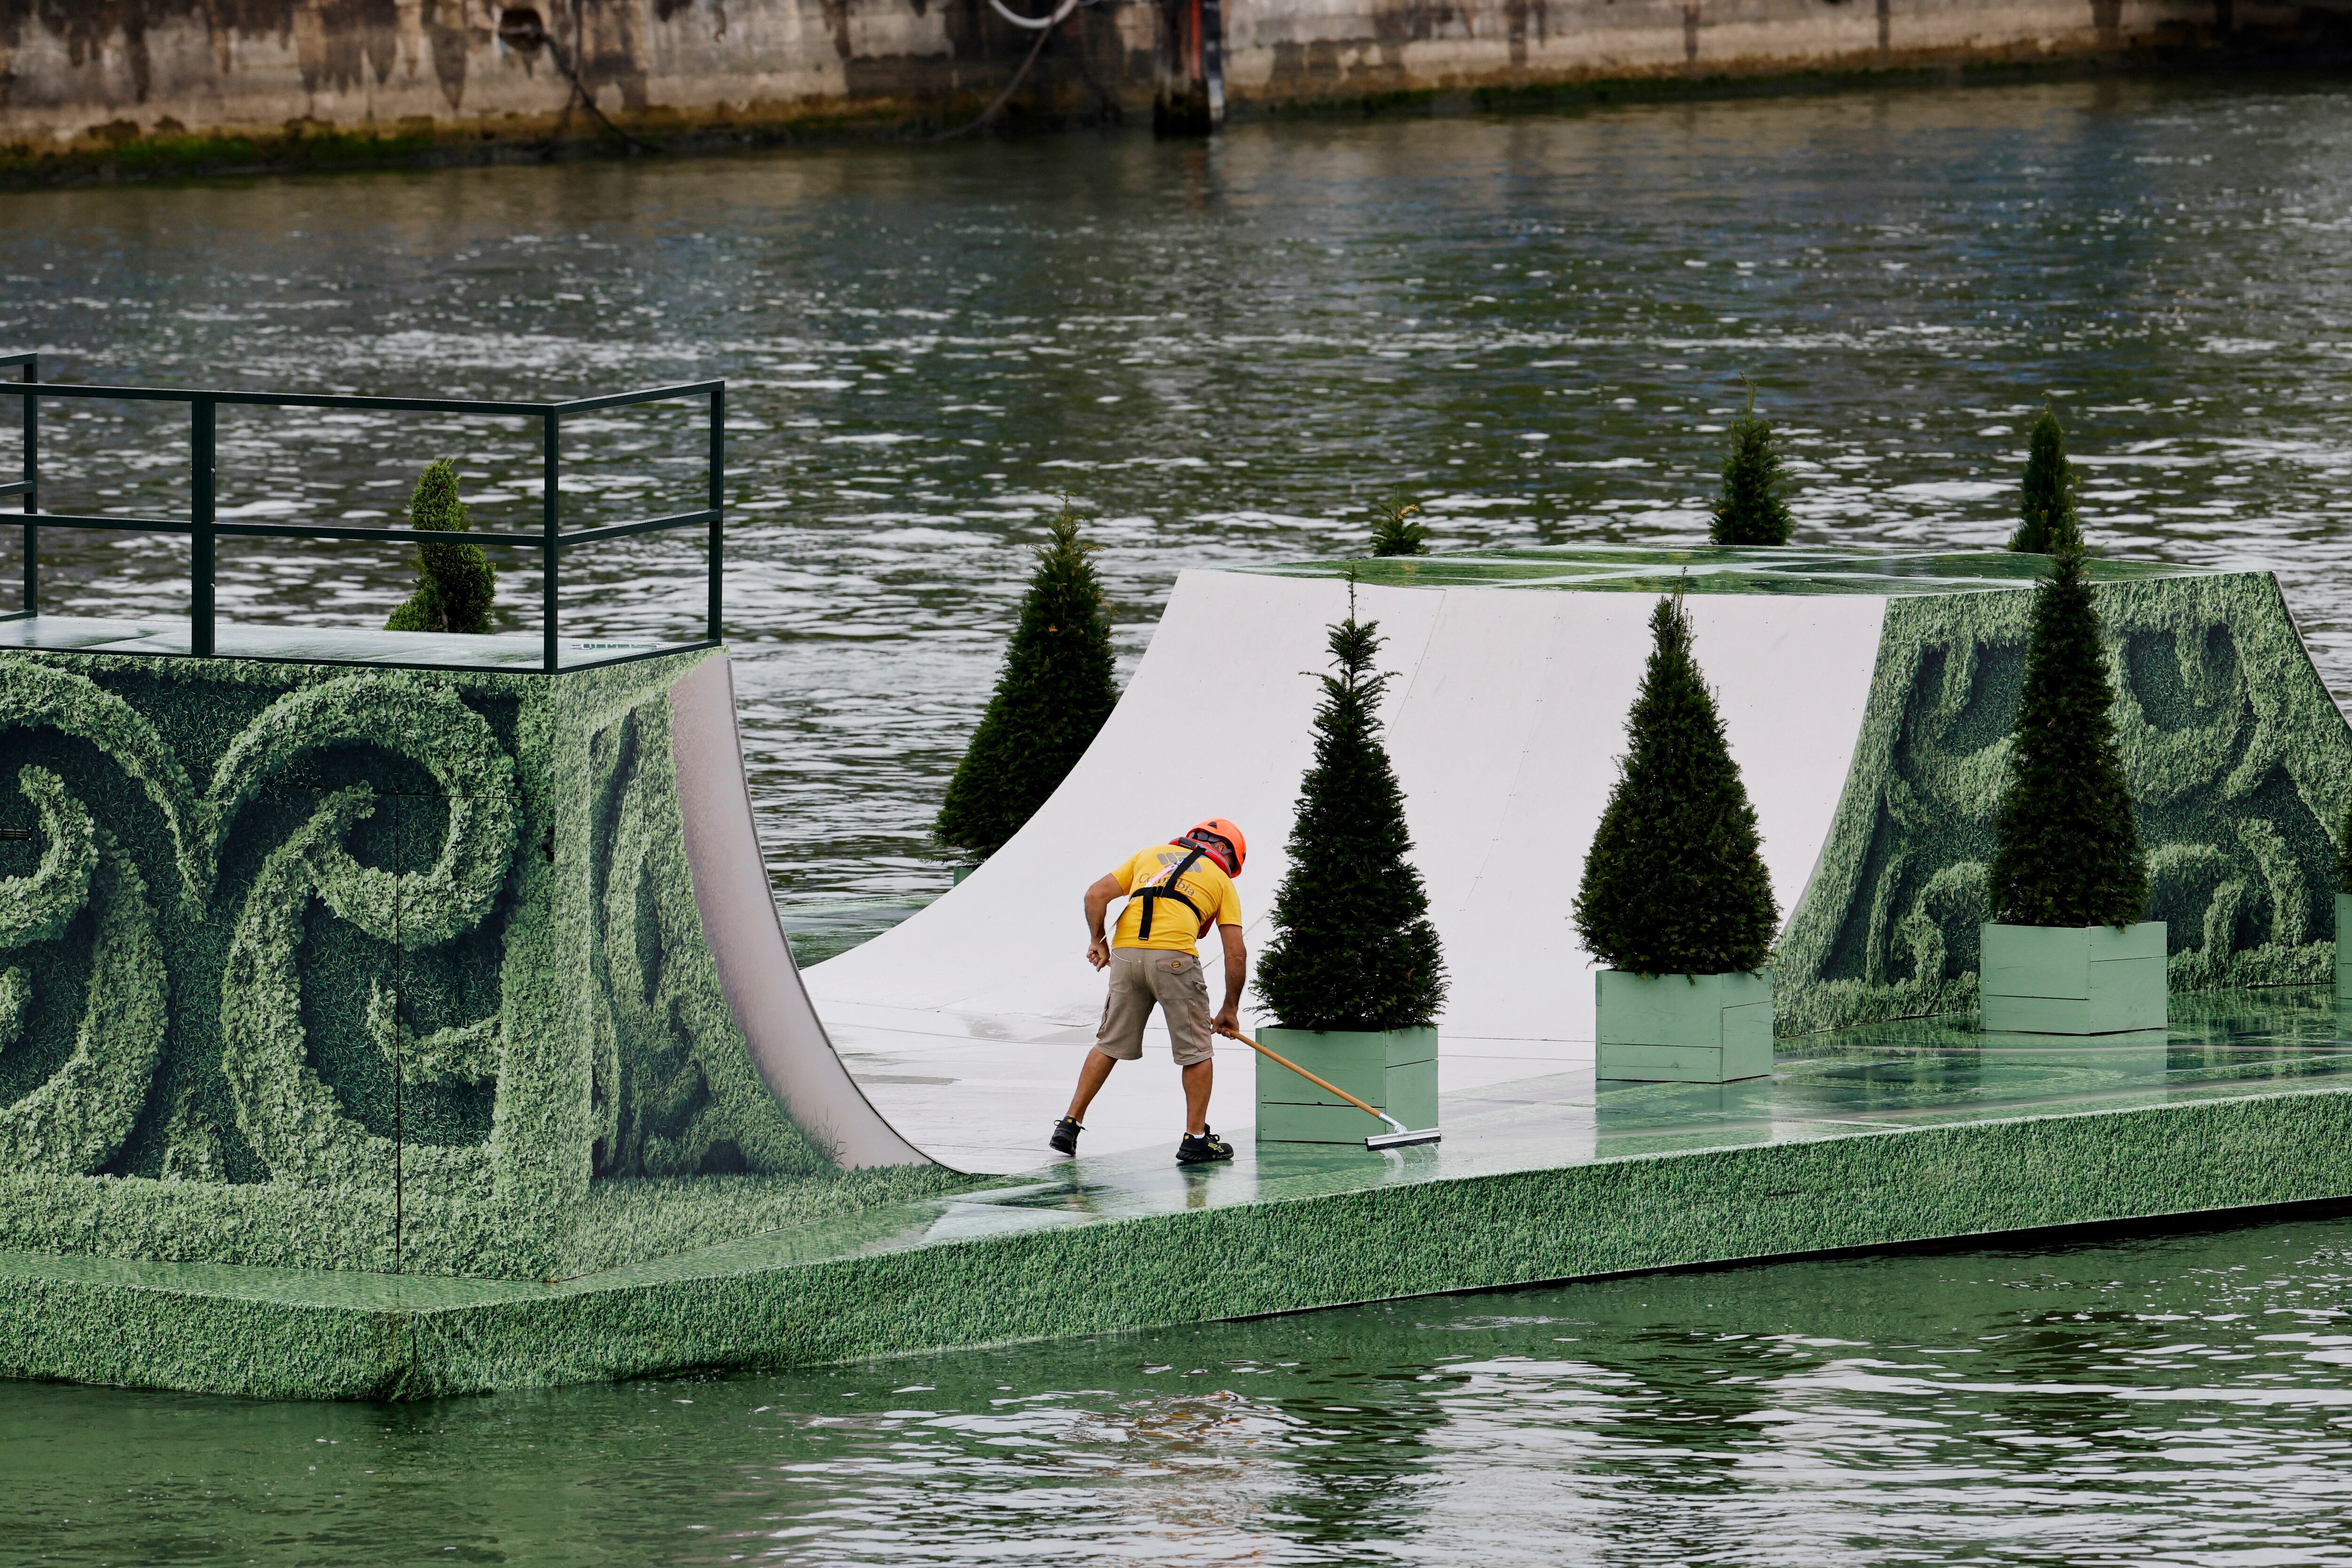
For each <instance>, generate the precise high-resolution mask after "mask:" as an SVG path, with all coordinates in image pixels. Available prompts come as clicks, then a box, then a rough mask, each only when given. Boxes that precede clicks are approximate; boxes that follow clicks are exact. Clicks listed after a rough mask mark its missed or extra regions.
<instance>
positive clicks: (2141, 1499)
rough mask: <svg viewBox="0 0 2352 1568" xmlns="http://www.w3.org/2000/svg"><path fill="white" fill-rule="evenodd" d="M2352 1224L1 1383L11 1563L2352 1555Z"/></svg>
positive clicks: (1793, 1563) (2202, 1567) (2119, 1559)
mask: <svg viewBox="0 0 2352 1568" xmlns="http://www.w3.org/2000/svg"><path fill="white" fill-rule="evenodd" d="M2347 1288H2352V1223H2347V1222H2346V1221H2342V1220H2336V1221H2327V1222H2316V1221H2300V1222H2292V1223H2284V1224H2272V1225H2266V1226H2259V1227H2250V1228H2244V1229H2239V1230H2232V1231H2223V1232H2216V1233H2210V1234H2203V1235H2196V1236H2186V1237H2168V1238H2164V1239H2160V1240H2140V1241H2136V1242H2131V1243H2126V1244H2105V1245H2095V1246H2077V1247H2053V1248H2047V1249H2043V1250H2039V1251H2032V1252H1992V1251H1988V1252H1976V1253H1960V1254H1955V1255H1950V1256H1944V1257H1925V1258H1922V1257H1897V1258H1886V1257H1881V1258H1868V1259H1860V1260H1852V1261H1842V1262H1810V1263H1792V1264H1781V1265H1776V1266H1771V1267H1767V1268H1738V1269H1726V1270H1719V1271H1716V1272H1711V1273H1706V1274H1685V1275H1674V1276H1664V1277H1658V1276H1653V1277H1650V1278H1647V1279H1620V1280H1611V1281H1604V1282H1601V1283H1595V1284H1585V1285H1575V1286H1569V1287H1563V1288H1554V1289H1536V1290H1519V1291H1511V1292H1507V1293H1503V1294H1497V1295H1487V1296H1470V1297H1451V1298H1439V1299H1432V1300H1413V1301H1402V1302H1394V1303H1389V1304H1385V1305H1381V1306H1376V1307H1363V1308H1352V1309H1348V1310H1339V1311H1328V1312H1317V1313H1308V1314H1305V1315H1302V1316H1299V1317H1295V1318H1284V1319H1274V1320H1268V1321H1258V1322H1251V1323H1231V1324H1214V1325H1207V1326H1203V1327H1199V1328H1188V1329H1181V1330H1175V1331H1159V1332H1150V1333H1139V1334H1132V1335H1125V1336H1120V1337H1117V1338H1111V1339H1106V1340H1094V1341H1082V1342H1075V1343H1055V1344H1045V1345H1033V1346H1023V1347H1017V1348H1013V1349H1011V1350H994V1351H987V1352H963V1353H959V1354H953V1355H945V1356H931V1357H923V1358H919V1359H916V1360H910V1361H893V1362H881V1363H870V1364H866V1365H862V1366H852V1367H841V1368H834V1369H824V1370H818V1371H813V1372H804V1373H793V1374H791V1375H786V1376H764V1377H734V1378H728V1379H723V1380H706V1381H680V1382H640V1383H632V1384H618V1385H605V1386H595V1387H588V1388H570V1389H558V1390H552V1391H549V1392H545V1393H532V1394H500V1395H498V1396H496V1397H493V1398H485V1399H467V1400H446V1401H441V1402H439V1403H436V1404H428V1405H266V1404H252V1403H241V1402H236V1401H230V1400H218V1399H202V1398H194V1397H190V1396H187V1395H177V1394H133V1393H127V1392H123V1391H121V1390H113V1389H84V1388H72V1387H66V1386H60V1385H38V1384H34V1385H16V1386H13V1387H6V1388H5V1389H0V1497H5V1499H6V1500H7V1514H8V1519H9V1523H8V1530H7V1534H6V1538H5V1543H4V1544H0V1560H5V1561H8V1562H12V1563H72V1564H91V1565H95V1564H137V1565H142V1568H146V1565H153V1564H165V1563H206V1564H210V1563H272V1564H278V1563H305V1564H308V1563H316V1564H320V1565H322V1568H349V1565H352V1564H359V1563H365V1564H370V1565H374V1564H410V1563H516V1564H547V1565H548V1568H585V1565H591V1564H606V1563H609V1564H614V1565H615V1568H622V1565H628V1568H637V1565H642V1564H649V1563H677V1564H688V1563H793V1564H858V1565H867V1564H894V1565H895V1564H911V1563H933V1564H956V1565H966V1564H996V1563H1006V1564H1015V1563H1017V1564H1030V1563H1153V1564H1168V1563H1186V1564H1192V1563H1198V1564H1203V1565H1207V1564H1226V1563H1269V1564H1272V1563H1334V1564H1362V1563H1427V1564H1459V1565H1461V1568H1517V1565H1519V1564H1527V1565H1531V1568H1533V1565H1541V1568H1551V1565H1553V1564H1559V1563H1608V1564H1624V1565H1629V1568H1630V1565H1634V1564H1654V1565H1656V1568H1685V1565H1688V1564H1695V1563H1709V1564H1758V1565H1775V1568H1777V1565H1781V1564H1786V1565H1789V1568H1824V1565H1833V1568H1843V1565H1847V1564H1861V1563H1906V1564H1914V1563H2020V1564H2031V1565H2033V1568H2055V1565H2062V1564H2067V1565H2071V1564H2084V1565H2090V1564H2103V1565H2104V1564H2119V1563H2130V1564H2151V1563H2178V1564H2184V1565H2193V1568H2235V1565H2253V1564H2307V1563H2340V1562H2343V1561H2346V1560H2347V1558H2352V1521H2347V1517H2346V1505H2345V1498H2346V1483H2347V1479H2352V1388H2347V1386H2346V1385H2345V1368H2346V1365H2347V1363H2352V1322H2347V1307H2352V1297H2347Z"/></svg>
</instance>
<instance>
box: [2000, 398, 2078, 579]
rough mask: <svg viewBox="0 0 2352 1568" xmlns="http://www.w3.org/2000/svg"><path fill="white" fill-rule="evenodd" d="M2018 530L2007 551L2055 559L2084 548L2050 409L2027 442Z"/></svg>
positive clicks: (2070, 472)
mask: <svg viewBox="0 0 2352 1568" xmlns="http://www.w3.org/2000/svg"><path fill="white" fill-rule="evenodd" d="M2017 520H2018V521H2017V531H2016V532H2015V533H2012V534H2011V535H2010V538H2009V547H2010V548H2011V550H2017V551H2022V552H2027V553H2029V554H2033V555H2055V554H2057V553H2058V552H2059V551H2060V550H2061V549H2062V548H2063V547H2064V546H2065V545H2067V544H2069V543H2072V544H2073V545H2074V547H2076V548H2077V549H2079V548H2081V546H2082V543H2083V523H2082V520H2081V519H2080V518H2078V517H2076V516H2075V515H2074V467H2073V465H2072V464H2070V463H2068V462H2067V461H2066V429H2065V426H2063V425H2061V424H2059V423H2058V416H2057V415H2055V414H2053V413H2052V412H2051V411H2050V405H2048V404H2046V403H2045V404H2043V405H2042V417H2041V418H2039V419H2036V420H2035V421H2034V422H2033V429H2032V433H2031V434H2030V435H2028V437H2026V444H2025V485H2024V490H2023V493H2022V494H2021V496H2020V497H2019V500H2018V508H2017Z"/></svg>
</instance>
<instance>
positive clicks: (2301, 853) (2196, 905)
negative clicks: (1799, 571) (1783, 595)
mask: <svg viewBox="0 0 2352 1568" xmlns="http://www.w3.org/2000/svg"><path fill="white" fill-rule="evenodd" d="M2097 601H2098V606H2099V614H2100V616H2101V618H2102V621H2103V623H2104V627H2105V633H2106V639H2107V657H2108V659H2109V661H2110V665H2111V668H2113V670H2114V672H2115V674H2116V688H2117V690H2116V728H2117V731H2118V733H2119V736H2120V739H2121V741H2122V744H2123V752H2124V762H2125V765H2126V769H2127V771H2128V773H2129V774H2130V779H2131V787H2132V792H2133V795H2134V796H2135V797H2136V799H2137V802H2138V805H2139V824H2140V836H2141V839H2142V841H2143V842H2144V843H2145V844H2146V846H2147V850H2148V854H2149V861H2150V870H2151V872H2152V877H2151V881H2152V891H2151V897H2150V900H2149V907H2148V913H2147V919H2150V920H2161V921H2164V922H2165V923H2166V925H2167V926H2168V928H2169V948H2170V952H2171V955H2172V956H2171V961H2170V964H2171V983H2172V987H2173V989H2174V990H2176V991H2199V990H2212V989H2217V988H2221V987H2225V986H2242V985H2288V984H2319V983H2322V982H2325V981H2326V980H2328V979H2329V978H2330V976H2331V974H2332V973H2333V971H2332V965H2333V963H2334V960H2333V957H2332V953H2333V942H2334V937H2335V918H2334V908H2335V906H2334V895H2335V892H2336V870H2335V857H2336V850H2335V845H2334V839H2333V834H2334V827H2335V825H2336V824H2337V823H2339V822H2341V821H2342V820H2343V814H2344V808H2345V805H2346V804H2347V799H2352V731H2347V727H2346V724H2345V721H2344V719H2343V717H2342V715H2341V714H2339V713H2338V712H2337V710H2336V704H2335V703H2334V701H2333V700H2330V698H2329V697H2328V694H2327V690H2326V687H2325V686H2324V685H2323V684H2322V683H2321V681H2320V679H2319V676H2318V673H2317V672H2316V671H2315V669H2313V668H2312V666H2311V661H2310V659H2309V658H2308V657H2307V656H2306V654H2305V651H2304V647H2303V642H2302V638H2301V637H2300V636H2299V635H2298V634H2297V633H2296V631H2295V628H2294V620H2293V618H2292V617H2291V616H2290V615H2289V614H2288V611H2287V607H2286V603H2285V601H2284V598H2282V597H2281V595H2280V594H2279V589H2278V584H2277V583H2276V582H2275V580H2273V578H2272V577H2271V576H2270V574H2267V573H2240V574H2218V575H2212V576H2187V577H2171V578H2161V579H2155V580H2149V581H2140V582H2128V581H2126V582H2112V581H2111V582H2103V583H2101V584H2100V585H2099V587H2098V590H2097ZM2031 604H2032V598H2031V595H2026V594H2021V593H2008V594H1982V593H1977V594H1955V595H1922V596H1916V597H1903V598H1895V599H1891V600H1889V601H1888V603H1887V606H1886V619H1885V631H1884V633H1883V635H1882V637H1881V640H1880V644H1879V652H1878V662H1877V667H1876V669H1875V671H1874V676H1873V679H1872V684H1871V691H1870V698H1869V703H1868V708H1867V711H1866V713H1865V715H1864V721H1863V729H1862V733H1861V737H1860V739H1859V741H1858V742H1856V745H1855V748H1854V755H1853V764H1852V771H1851V773H1849V775H1848V777H1847V781H1846V787H1845V793H1844V795H1843V798H1842V800H1841V802H1840V805H1839V807H1838V813H1837V816H1836V819H1835V822H1834V824H1833V826H1832V828H1831V833H1830V838H1829V842H1828V844H1827V845H1826V847H1824V848H1823V850H1822V858H1821V863H1820V865H1819V867H1818V868H1816V870H1815V872H1814V874H1813V879H1812V882H1811V885H1810V886H1809V887H1808V889H1806V892H1805V894H1804V897H1803V899H1802V900H1801V902H1800V903H1799V905H1798V907H1797V909H1796V911H1795V913H1794V914H1793V915H1792V916H1791V918H1790V923H1789V927H1788V930H1787V931H1786V932H1785V933H1784V934H1783V936H1782V939H1781V942H1780V949H1779V956H1778V959H1777V964H1778V969H1777V975H1778V990H1777V994H1776V998H1775V1012H1776V1015H1777V1018H1776V1023H1777V1026H1778V1028H1779V1032H1780V1033H1781V1034H1783V1035H1789V1034H1801V1033H1807V1032H1811V1031H1814V1030H1820V1029H1829V1028H1841V1027H1845V1026H1851V1025H1855V1024H1863V1023H1869V1022H1873V1021H1876V1020H1880V1019H1888V1018H1903V1017H1917V1016H1927V1015H1932V1014H1937V1013H1952V1012H1966V1011H1969V1010H1971V1009H1973V1008H1974V1007H1975V1005H1976V994H1977V928H1978V924H1979V921H1983V920H1984V919H1985V918H1986V910H1987V906H1986V898H1985V868H1986V867H1987V865H1988V864H1989V863H1990V860H1991V858H1992V849H1993V842H1992V823H1993V813H1994V809H1995V807H1996V805H1997V804H1998V802H1999V800H2000V790H2001V785H2002V783H2003V780H2004V779H2005V777H2006V775H2007V768H2008V763H2009V750H2010V738H2009V737H2010V726H2011V718H2012V715H2013V714H2014V712H2015V710H2016V706H2017V694H2018V689H2019V684H2020V681H2021V678H2022V675H2023V671H2024V658H2025V637H2026V626H2027V618H2028V614H2029V611H2030V608H2031Z"/></svg>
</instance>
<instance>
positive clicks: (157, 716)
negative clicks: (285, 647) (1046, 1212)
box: [0, 651, 941, 1279]
mask: <svg viewBox="0 0 2352 1568" xmlns="http://www.w3.org/2000/svg"><path fill="white" fill-rule="evenodd" d="M706 657H709V656H708V655H699V654H681V655H675V656H670V657H667V658H656V659H648V660H644V661H640V662H636V663H632V664H624V665H617V666H611V667H606V668H601V669H592V670H584V671H574V672H570V673H567V674H564V675H562V676H557V677H552V678H549V677H543V676H536V675H515V674H499V673H471V672H467V673H457V672H448V673H441V672H413V671H405V670H396V669H386V670H382V671H374V670H366V671H353V670H351V669H349V668H341V667H327V666H299V665H283V664H262V663H247V662H239V661H228V660H210V659H154V658H137V657H130V656H108V655H86V654H65V653H37V652H16V651H10V652H5V653H0V825H5V826H17V825H21V826H26V827H29V828H32V829H33V830H34V831H33V833H32V835H31V837H30V838H29V839H24V840H10V841H0V1156H5V1157H0V1171H5V1174H0V1249H15V1250H23V1251H29V1252H40V1253H51V1254H91V1255H98V1256H104V1257H111V1258H141V1259H150V1260H177V1261H209V1262H215V1263H239V1264H260V1265H269V1266H275V1267H282V1268H314V1269H338V1270H351V1269H360V1270H375V1271H381V1272H406V1273H423V1274H442V1275H467V1276H477V1277H485V1278H505V1279H543V1278H551V1277H556V1276H560V1275H562V1274H566V1273H570V1272H576V1271H577V1270H578V1269H579V1268H582V1267H583V1265H584V1266H587V1267H601V1266H608V1265H610V1264H611V1263H613V1262H614V1261H619V1260H624V1259H625V1258H627V1257H628V1256H630V1253H631V1247H632V1246H633V1245H638V1244H637V1243H633V1242H632V1240H631V1239H630V1238H631V1237H632V1235H637V1236H640V1237H642V1245H643V1246H646V1247H657V1246H661V1245H665V1244H667V1242H674V1241H676V1240H677V1239H678V1238H679V1237H702V1238H704V1239H708V1237H709V1235H710V1234H712V1233H713V1232H720V1233H723V1232H725V1231H726V1230H727V1228H728V1226H729V1225H730V1216H732V1217H733V1220H734V1221H737V1222H740V1223H746V1224H749V1223H756V1222H757V1221H758V1220H759V1218H760V1217H761V1215H768V1214H771V1213H772V1212H782V1213H787V1214H793V1215H798V1214H803V1213H805V1212H808V1211H810V1210H811V1209H812V1208H817V1209H822V1208H824V1207H825V1206H827V1205H828V1204H829V1203H832V1202H849V1201H857V1202H863V1201H871V1200H872V1198H873V1197H874V1196H875V1195H877V1194H876V1193H874V1192H869V1191H868V1190H867V1189H869V1188H875V1187H876V1186H877V1183H878V1184H879V1185H880V1186H881V1187H885V1188H888V1189H890V1190H891V1191H892V1192H896V1191H898V1190H899V1189H901V1188H904V1189H906V1190H910V1191H917V1190H929V1189H930V1188H932V1187H935V1186H937V1185H938V1184H939V1181H938V1177H939V1176H940V1174H941V1173H925V1172H922V1171H919V1170H918V1171H910V1172H906V1173H899V1174H898V1175H897V1176H896V1177H883V1176H878V1175H877V1176H872V1177H867V1178H864V1179H861V1180H859V1181H856V1182H849V1183H839V1182H837V1181H836V1180H835V1178H837V1177H838V1175H839V1173H837V1172H836V1171H835V1166H834V1163H833V1161H832V1160H831V1158H830V1157H829V1154H828V1152H827V1151H826V1149H825V1148H824V1146H823V1144H822V1143H821V1142H820V1141H818V1140H817V1139H815V1138H813V1137H812V1136H810V1134H809V1133H808V1132H807V1131H804V1130H803V1128H801V1127H800V1126H799V1125H798V1124H796V1123H795V1122H794V1121H793V1117H792V1115H791V1112H790V1109H789V1108H788V1107H786V1106H783V1105H782V1104H780V1103H779V1102H778V1101H777V1100H775V1098H774V1097H773V1096H772V1094H771V1093H770V1092H769V1091H768V1089H766V1087H765V1086H764V1085H763V1084H762V1083H761V1079H760V1077H759V1074H758V1072H757V1071H756V1069H755V1068H754V1067H753V1065H752V1062H751V1058H750V1054H749V1051H748V1049H747V1047H746V1045H745V1042H744V1040H743V1037H742V1035H741V1033H740V1030H738V1028H737V1027H736V1025H735V1022H734V1019H733V1016H732V1015H731V1014H730V1011H729V1008H728V1006H727V1004H726V1001H725V998H724V996H723V994H722V993H721V992H720V990H719V982H718V977H717V975H716V974H715V973H714V972H713V970H712V966H711V963H710V959H709V952H708V950H707V947H706V945H705V943H704V941H703V938H702V932H701V926H700V917H699V914H698V911H697V909H696V905H695V899H694V889H693V885H692V880H691V874H690V872H689V870H688V865H687V861H686V857H685V849H684V841H683V825H682V823H681V821H680V819H679V816H678V809H677V795H676V788H675V778H674V774H673V771H672V770H673V763H672V755H671V750H670V740H669V724H670V710H669V703H668V699H667V689H668V687H669V685H670V684H671V683H672V682H673V681H675V680H676V679H677V678H678V677H679V676H681V675H683V674H685V673H686V672H687V670H688V669H690V668H693V667H694V666H695V665H696V664H697V663H698V662H699V661H700V659H701V658H706ZM811 1183H827V1184H830V1185H828V1186H827V1188H826V1191H825V1193H824V1195H822V1196H819V1195H816V1194H807V1193H798V1192H797V1191H796V1189H798V1188H800V1187H802V1186H803V1185H805V1184H811ZM680 1184H683V1185H684V1187H685V1188H686V1189H689V1190H688V1191H686V1192H684V1193H683V1194H679V1193H678V1189H679V1187H680ZM657 1189H658V1190H662V1191H669V1192H672V1193H673V1194H678V1195H679V1196H680V1198H681V1201H680V1202H679V1203H677V1204H671V1205H653V1206H654V1207H659V1208H665V1209H672V1210H675V1211H676V1214H677V1215H684V1216H686V1217H684V1218H677V1217H675V1216H673V1217H672V1218H669V1219H666V1220H665V1221H664V1223H662V1224H660V1225H650V1224H645V1225H639V1224H623V1223H620V1220H621V1219H622V1218H625V1217H626V1216H628V1215H640V1216H642V1215H645V1214H646V1213H649V1212H651V1209H649V1206H648V1201H647V1200H646V1197H645V1196H644V1194H646V1193H647V1192H650V1191H655V1190H657ZM836 1189H837V1190H836ZM852 1189H855V1190H856V1191H855V1194H853V1192H852ZM681 1227H683V1228H681ZM672 1233H676V1234H675V1235H673V1234H672ZM736 1234H740V1231H737V1232H736Z"/></svg>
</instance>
